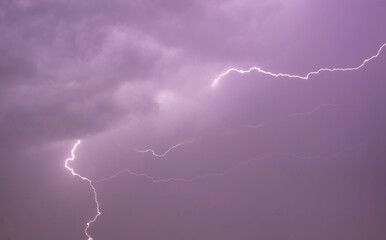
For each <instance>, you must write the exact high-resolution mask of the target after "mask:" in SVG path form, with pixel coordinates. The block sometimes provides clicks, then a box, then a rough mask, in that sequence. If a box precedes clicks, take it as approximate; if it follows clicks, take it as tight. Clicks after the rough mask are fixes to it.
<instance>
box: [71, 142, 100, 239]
mask: <svg viewBox="0 0 386 240" xmlns="http://www.w3.org/2000/svg"><path fill="white" fill-rule="evenodd" d="M79 144H80V140H77V142H76V143H75V145H74V147H73V148H72V150H71V157H69V158H67V159H66V161H65V163H64V166H65V167H66V168H67V169H68V170H69V171H70V172H71V174H72V175H74V176H77V177H79V178H80V179H82V180H85V181H87V182H88V184H89V185H90V187H91V189H92V190H93V192H94V201H95V204H96V210H97V214H96V215H95V217H94V218H93V219H91V220H90V221H88V222H87V223H86V228H85V229H84V233H85V234H86V236H87V237H88V240H92V239H93V238H92V237H91V236H90V235H89V233H88V229H89V227H90V224H91V223H93V222H95V221H96V220H97V218H98V217H99V215H101V212H100V209H99V202H98V195H97V191H96V189H95V187H94V185H93V184H92V181H91V180H90V179H88V178H86V177H83V176H81V175H79V174H78V173H76V172H75V171H74V169H73V168H71V167H69V166H68V162H69V161H74V160H75V150H76V148H77V147H78V145H79Z"/></svg>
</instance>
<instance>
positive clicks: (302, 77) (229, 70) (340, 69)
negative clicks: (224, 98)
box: [211, 43, 386, 87]
mask: <svg viewBox="0 0 386 240" xmlns="http://www.w3.org/2000/svg"><path fill="white" fill-rule="evenodd" d="M385 46H386V43H384V44H383V45H382V46H381V47H380V48H379V49H378V52H377V53H376V54H375V55H373V56H371V57H369V58H367V59H365V60H363V62H362V63H361V64H360V65H359V66H357V67H348V68H320V69H319V70H317V71H313V72H309V73H307V75H305V76H300V75H292V74H288V73H273V72H269V71H265V70H263V69H261V68H260V67H256V66H254V67H251V68H249V69H247V70H243V69H237V68H229V69H228V70H226V71H225V72H223V73H221V74H219V75H218V76H217V77H216V78H215V79H214V80H213V82H212V85H211V86H212V87H215V86H216V85H217V84H218V83H219V82H220V80H221V79H222V78H224V77H225V76H226V75H228V74H229V73H230V72H238V73H241V74H244V73H249V72H252V71H258V72H260V73H263V74H266V75H270V76H272V77H288V78H298V79H303V80H308V79H309V77H310V76H312V75H316V74H319V73H320V72H336V71H354V70H358V69H360V68H362V67H363V66H364V65H365V64H366V63H367V62H369V61H371V60H373V59H374V58H376V57H378V56H379V54H380V53H381V51H382V49H383V48H384V47H385Z"/></svg>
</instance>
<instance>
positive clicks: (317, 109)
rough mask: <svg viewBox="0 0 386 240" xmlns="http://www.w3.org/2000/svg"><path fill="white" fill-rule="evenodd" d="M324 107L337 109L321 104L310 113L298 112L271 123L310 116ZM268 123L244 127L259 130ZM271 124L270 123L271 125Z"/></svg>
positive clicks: (328, 104)
mask: <svg viewBox="0 0 386 240" xmlns="http://www.w3.org/2000/svg"><path fill="white" fill-rule="evenodd" d="M326 107H338V105H337V104H331V103H324V104H321V105H319V106H317V107H315V108H314V109H312V110H311V111H308V112H300V113H293V114H291V115H288V116H286V117H284V118H281V119H279V120H276V121H273V122H282V121H285V120H288V119H290V118H293V117H298V116H299V117H302V116H307V115H311V114H313V113H315V112H317V111H319V110H320V109H322V108H326ZM267 124H268V123H266V122H261V123H259V124H257V125H246V126H245V127H247V128H254V129H258V128H261V127H264V126H265V125H267ZM271 124H272V123H271Z"/></svg>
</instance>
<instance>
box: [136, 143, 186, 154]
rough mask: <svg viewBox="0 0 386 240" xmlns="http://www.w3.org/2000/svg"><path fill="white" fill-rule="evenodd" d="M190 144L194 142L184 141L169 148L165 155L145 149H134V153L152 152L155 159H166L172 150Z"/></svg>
mask: <svg viewBox="0 0 386 240" xmlns="http://www.w3.org/2000/svg"><path fill="white" fill-rule="evenodd" d="M188 143H193V141H184V142H180V143H177V144H176V145H173V146H171V147H170V148H168V149H167V150H166V151H165V152H164V153H162V154H158V153H156V152H155V151H154V150H153V149H145V150H138V149H134V151H136V152H139V153H147V152H150V153H151V154H152V155H153V156H154V157H165V156H166V155H167V154H168V153H169V152H170V151H171V150H173V149H175V148H177V147H179V146H181V145H185V144H188Z"/></svg>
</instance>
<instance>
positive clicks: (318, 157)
mask: <svg viewBox="0 0 386 240" xmlns="http://www.w3.org/2000/svg"><path fill="white" fill-rule="evenodd" d="M362 144H364V142H361V143H357V144H355V145H353V146H349V147H346V148H344V149H342V150H341V151H338V152H337V153H334V154H332V155H330V156H328V157H321V156H298V155H295V154H291V153H286V152H273V153H269V154H266V155H264V156H261V157H257V158H252V159H250V160H248V161H244V162H242V163H239V164H237V165H235V166H234V167H232V168H229V169H227V170H225V171H223V172H218V173H207V174H203V175H197V176H194V177H192V178H174V177H170V178H164V179H157V178H155V177H153V176H151V175H149V174H147V173H136V172H133V171H131V170H130V169H127V168H126V169H122V170H120V171H118V172H117V173H115V174H113V175H111V176H109V177H106V178H102V179H99V180H93V182H106V181H109V180H111V179H113V178H116V177H118V176H119V175H121V174H123V173H127V174H129V175H131V176H134V177H142V178H145V179H147V180H149V181H151V182H152V183H169V182H183V183H192V182H195V181H197V180H203V179H206V178H209V177H223V176H225V175H228V174H229V173H231V172H234V171H236V170H237V169H239V168H241V167H243V166H245V165H248V164H250V163H252V162H255V161H258V160H264V159H268V158H271V157H274V156H280V155H281V156H289V157H293V158H297V159H315V160H316V159H318V160H330V159H334V158H336V157H338V156H340V155H341V154H343V153H345V152H347V151H348V150H349V149H351V148H353V147H356V146H359V145H362Z"/></svg>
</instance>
